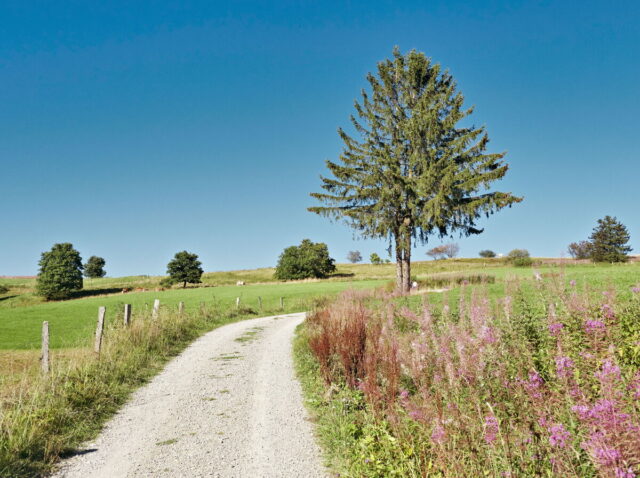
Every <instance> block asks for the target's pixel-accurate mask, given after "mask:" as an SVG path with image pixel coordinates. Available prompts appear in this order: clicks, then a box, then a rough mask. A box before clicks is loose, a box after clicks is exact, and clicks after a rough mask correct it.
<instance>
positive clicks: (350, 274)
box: [327, 272, 356, 279]
mask: <svg viewBox="0 0 640 478" xmlns="http://www.w3.org/2000/svg"><path fill="white" fill-rule="evenodd" d="M355 275H356V274H355V273H354V272H336V273H335V274H329V275H328V276H327V277H328V278H329V279H337V278H340V277H353V276H355Z"/></svg>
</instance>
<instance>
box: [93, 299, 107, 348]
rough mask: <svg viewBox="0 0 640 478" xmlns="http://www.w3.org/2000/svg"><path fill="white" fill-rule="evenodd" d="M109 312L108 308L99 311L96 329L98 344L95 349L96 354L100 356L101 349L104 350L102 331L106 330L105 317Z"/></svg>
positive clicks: (101, 308)
mask: <svg viewBox="0 0 640 478" xmlns="http://www.w3.org/2000/svg"><path fill="white" fill-rule="evenodd" d="M106 311H107V308H106V307H100V308H99V309H98V326H97V327H96V343H95V345H94V347H93V350H94V351H95V353H97V354H98V355H100V349H101V348H102V331H103V330H104V316H105V313H106Z"/></svg>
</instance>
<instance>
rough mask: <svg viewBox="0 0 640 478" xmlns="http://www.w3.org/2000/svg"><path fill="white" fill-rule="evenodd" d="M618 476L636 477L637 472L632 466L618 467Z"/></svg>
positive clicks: (621, 477) (625, 477) (620, 477)
mask: <svg viewBox="0 0 640 478" xmlns="http://www.w3.org/2000/svg"><path fill="white" fill-rule="evenodd" d="M616 478H636V474H635V473H634V472H633V470H632V469H631V468H627V469H626V470H625V469H624V468H620V467H619V466H617V467H616Z"/></svg>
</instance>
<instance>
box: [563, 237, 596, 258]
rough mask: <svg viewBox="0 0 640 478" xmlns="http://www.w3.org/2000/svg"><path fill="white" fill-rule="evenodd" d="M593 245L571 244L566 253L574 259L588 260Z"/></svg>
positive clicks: (580, 242) (587, 243)
mask: <svg viewBox="0 0 640 478" xmlns="http://www.w3.org/2000/svg"><path fill="white" fill-rule="evenodd" d="M592 247H593V244H591V243H590V242H589V241H579V242H572V243H571V244H569V246H568V247H567V252H568V253H569V255H570V256H571V257H573V258H574V259H589V258H590V257H591V249H592Z"/></svg>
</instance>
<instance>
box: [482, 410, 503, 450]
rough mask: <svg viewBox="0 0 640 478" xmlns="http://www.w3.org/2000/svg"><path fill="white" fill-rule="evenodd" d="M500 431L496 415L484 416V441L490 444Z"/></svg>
mask: <svg viewBox="0 0 640 478" xmlns="http://www.w3.org/2000/svg"><path fill="white" fill-rule="evenodd" d="M499 431H500V428H499V426H498V419H497V418H496V417H495V416H494V415H487V416H486V417H484V441H486V442H487V443H489V444H491V443H493V442H494V441H495V440H496V437H497V435H498V432H499Z"/></svg>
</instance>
